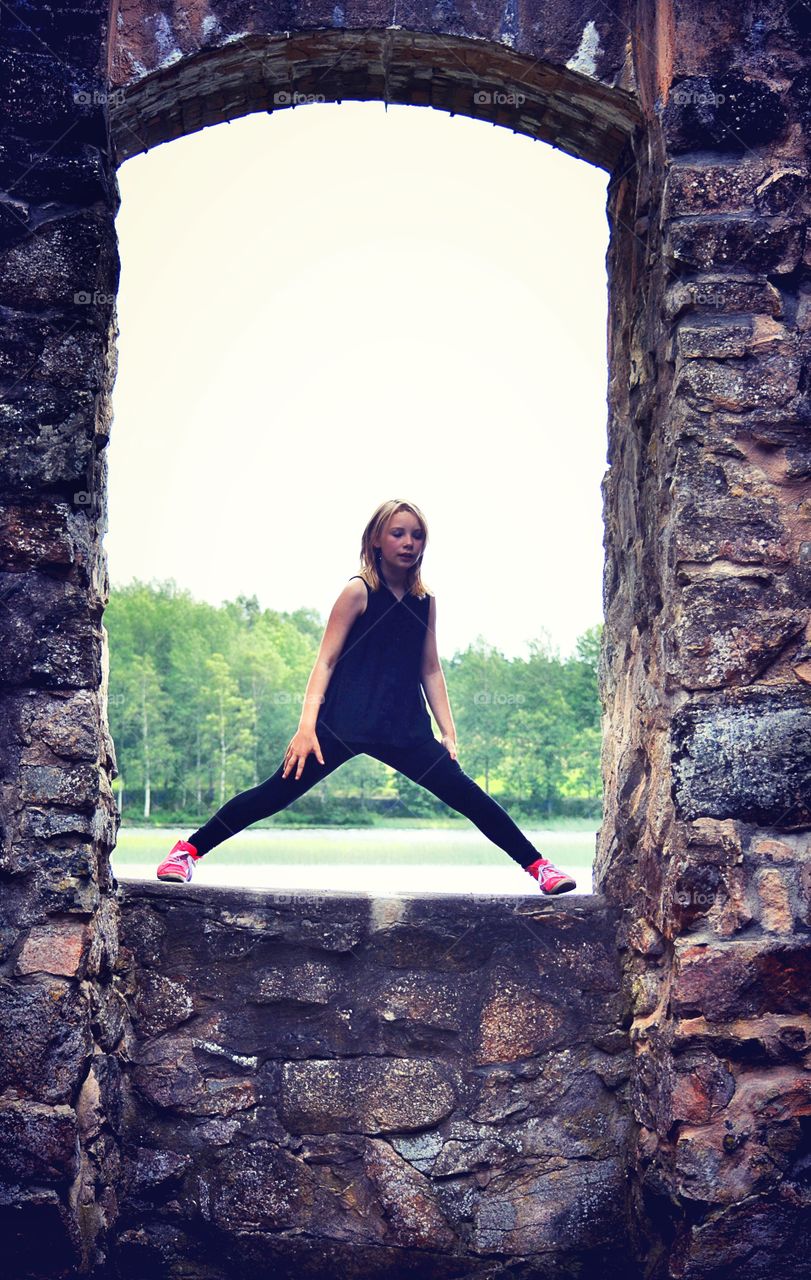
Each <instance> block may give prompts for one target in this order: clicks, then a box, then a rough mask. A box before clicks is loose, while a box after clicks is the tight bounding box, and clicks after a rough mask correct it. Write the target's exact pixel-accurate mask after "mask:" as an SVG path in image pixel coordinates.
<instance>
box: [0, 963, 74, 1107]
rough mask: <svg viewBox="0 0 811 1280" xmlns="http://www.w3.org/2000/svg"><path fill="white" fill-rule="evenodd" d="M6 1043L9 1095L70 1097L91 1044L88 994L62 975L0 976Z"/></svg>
mask: <svg viewBox="0 0 811 1280" xmlns="http://www.w3.org/2000/svg"><path fill="white" fill-rule="evenodd" d="M0 1043H2V1045H3V1053H2V1055H0V1090H3V1089H4V1090H6V1093H5V1096H6V1097H7V1098H11V1099H13V1098H19V1099H22V1100H25V1099H30V1100H31V1101H33V1102H69V1101H70V1099H71V1097H72V1093H73V1090H74V1088H75V1086H76V1085H77V1084H78V1082H79V1080H80V1079H81V1077H82V1076H83V1074H84V1066H85V1062H86V1060H87V1057H88V1055H89V1053H90V1048H91V1037H90V1029H89V1027H88V1025H87V1014H86V1000H85V997H84V996H83V994H82V993H81V992H80V991H77V990H75V988H74V987H72V986H71V984H70V983H69V982H65V981H64V980H62V979H55V980H54V981H50V982H48V981H44V982H41V983H36V984H35V985H26V986H23V985H21V984H19V983H14V982H10V981H8V980H6V979H0Z"/></svg>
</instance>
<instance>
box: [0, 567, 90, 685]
mask: <svg viewBox="0 0 811 1280" xmlns="http://www.w3.org/2000/svg"><path fill="white" fill-rule="evenodd" d="M0 591H1V592H2V593H3V599H4V601H5V605H6V607H5V608H4V609H3V610H2V611H0V679H2V680H3V681H5V682H6V684H10V685H23V684H26V685H28V684H31V685H39V686H45V687H47V688H76V687H84V688H96V687H97V686H98V684H99V683H100V677H101V633H100V631H99V628H98V624H97V623H96V621H95V619H94V617H93V610H92V608H91V607H90V605H89V602H88V599H87V594H86V593H85V592H83V591H81V590H80V589H78V588H77V587H75V586H73V585H71V584H70V583H66V582H59V581H56V580H54V579H52V578H48V577H46V576H45V575H44V574H38V573H34V572H30V573H13V574H9V573H5V574H0Z"/></svg>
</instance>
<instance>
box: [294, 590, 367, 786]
mask: <svg viewBox="0 0 811 1280" xmlns="http://www.w3.org/2000/svg"><path fill="white" fill-rule="evenodd" d="M365 603H366V587H365V586H364V584H363V583H362V582H361V580H360V579H359V578H352V579H351V581H350V582H347V584H346V586H345V587H344V589H343V591H342V592H341V594H340V595H339V596H338V599H337V600H336V601H335V604H334V605H333V606H332V610H331V611H330V615H329V618H328V620H327V625H326V627H325V628H324V634H323V636H322V637H321V644H320V646H319V649H318V655H317V657H316V659H315V662H314V664H313V669H312V671H311V672H310V678H309V680H308V681H307V688H306V689H305V691H304V702H303V705H302V708H301V716H300V717H299V723H298V729H297V730H296V732H295V733H294V734H293V737H292V738H291V739H290V742H289V744H288V747H287V751H286V752H285V756H284V775H283V776H284V777H285V778H286V777H287V776H288V774H289V773H290V772H291V770H293V769H296V775H295V776H296V778H300V777H301V773H302V770H303V768H304V765H305V764H306V761H307V757H308V755H309V754H310V752H311V751H314V752H315V756H316V759H317V760H318V762H319V764H323V763H324V760H323V757H322V755H321V746H320V744H319V742H318V738H317V736H316V732H315V722H316V720H317V719H318V712H319V711H320V709H321V704H322V703H323V701H324V694H325V692H326V689H327V685H328V684H329V682H330V680H331V679H332V672H333V670H334V668H335V663H336V662H337V661H338V658H339V657H340V656H341V650H342V649H343V647H344V641H345V640H346V637H347V635H348V634H349V631H350V629H351V627H352V624H353V622H354V621H355V619H356V618H357V617H358V616H359V614H361V613H362V612H363V607H364V605H365Z"/></svg>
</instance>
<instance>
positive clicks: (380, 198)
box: [105, 102, 608, 657]
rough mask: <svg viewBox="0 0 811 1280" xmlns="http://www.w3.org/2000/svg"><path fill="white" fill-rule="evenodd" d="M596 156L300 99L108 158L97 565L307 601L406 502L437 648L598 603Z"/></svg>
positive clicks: (560, 639)
mask: <svg viewBox="0 0 811 1280" xmlns="http://www.w3.org/2000/svg"><path fill="white" fill-rule="evenodd" d="M607 181H608V175H607V174H606V173H605V172H604V171H602V170H600V169H596V168H593V167H591V166H589V165H587V164H585V163H584V162H583V161H578V160H574V159H572V158H571V157H569V156H567V155H564V154H563V153H562V152H560V151H556V150H554V149H553V148H552V147H549V146H547V145H545V144H544V143H540V142H533V141H532V140H531V139H529V138H526V137H523V136H520V135H517V134H512V133H510V132H508V131H507V130H505V129H502V128H494V127H492V126H491V125H486V124H484V123H483V122H481V121H475V120H470V119H467V118H466V117H463V116H455V117H451V116H449V115H447V114H446V113H443V112H439V111H434V110H432V109H431V108H418V107H396V106H395V107H391V106H390V107H389V108H388V111H386V110H385V109H384V107H383V105H382V104H381V103H373V102H344V103H342V104H341V105H337V104H335V105H333V104H315V105H308V106H300V107H297V108H296V109H295V110H284V111H279V112H276V113H275V114H274V115H272V116H268V115H265V114H258V115H253V116H248V117H246V118H244V119H240V120H236V121H233V122H232V123H231V124H223V125H218V126H216V127H214V128H209V129H205V130H203V131H202V132H199V133H196V134H192V135H190V136H189V137H187V138H183V139H181V140H179V141H177V142H172V143H169V144H166V145H164V146H161V147H158V148H156V150H154V151H152V152H150V153H148V154H147V155H143V156H136V157H134V158H133V159H132V160H129V161H127V162H126V163H125V164H124V165H123V166H122V168H121V169H120V170H119V183H120V188H121V197H122V205H121V211H120V213H119V215H118V219H117V224H116V225H117V228H118V234H119V239H120V253H121V288H120V294H119V303H118V318H119V326H120V329H121V335H120V338H119V366H118V378H117V381H116V386H115V391H114V399H113V404H114V411H115V419H114V423H113V429H112V438H111V442H110V499H109V531H108V533H107V535H106V538H105V546H106V548H107V553H108V563H109V570H110V577H111V581H112V583H113V585H114V586H116V585H123V584H125V583H127V582H129V581H130V580H131V579H132V578H134V577H138V578H142V579H145V580H150V579H157V580H161V581H162V580H164V579H167V578H174V579H175V580H176V582H177V584H178V586H180V587H184V588H188V589H189V590H190V591H191V592H192V594H193V595H195V596H196V597H198V598H199V599H204V600H208V601H210V602H211V603H213V604H218V603H220V602H221V601H222V600H224V599H233V598H234V597H236V596H237V595H239V594H240V593H245V594H247V595H253V594H255V595H256V596H257V597H258V599H259V602H260V604H261V606H262V607H269V608H272V609H279V610H293V609H297V608H300V607H311V608H314V609H317V610H319V611H320V613H321V614H322V616H323V617H324V619H325V620H326V617H327V614H328V613H329V610H330V608H331V606H332V603H333V602H334V600H335V598H336V596H337V595H338V593H339V592H340V591H341V589H342V588H343V586H344V584H345V583H346V581H347V579H348V578H349V577H350V576H351V575H352V574H353V573H356V572H357V569H358V549H359V545H360V538H361V533H362V531H363V528H364V526H365V524H366V522H367V521H368V519H369V517H370V516H371V514H372V511H373V510H374V509H375V507H376V506H377V505H378V503H379V502H381V501H383V500H385V499H387V498H390V497H397V498H406V499H410V500H412V501H413V502H415V503H416V504H417V505H418V506H420V507H421V508H422V510H423V511H424V513H425V517H426V520H427V521H428V526H429V535H430V536H429V545H428V548H427V550H426V554H425V567H424V578H425V581H426V583H427V584H428V586H429V588H430V589H431V590H432V591H434V592H435V593H436V596H437V619H438V625H437V638H438V643H439V649H440V652H441V654H442V655H443V657H450V656H451V655H452V654H453V652H454V651H455V650H456V649H463V648H465V647H466V646H467V645H468V644H469V643H471V642H473V641H474V640H475V639H476V637H477V636H479V635H481V636H483V637H484V638H485V639H486V640H488V641H489V642H490V643H492V644H495V645H496V646H498V648H500V649H501V650H502V651H503V652H504V653H505V654H506V655H507V656H508V657H515V656H525V655H526V653H527V648H526V642H527V641H528V640H530V639H531V638H533V637H539V638H540V637H542V636H543V635H544V633H545V632H547V633H548V634H549V636H550V638H551V640H552V642H553V644H555V645H557V646H558V647H559V649H560V652H561V656H565V655H566V654H567V653H569V652H570V651H571V650H572V648H573V646H574V641H575V638H576V637H577V635H578V634H579V633H581V632H582V631H583V630H585V628H586V627H589V626H592V625H594V624H595V623H597V622H599V621H600V620H601V618H602V601H601V591H602V585H601V584H602V564H603V547H602V537H603V533H602V500H601V494H600V481H601V479H602V477H603V475H604V473H605V470H606V412H607V411H606V377H607V375H606V270H605V254H606V249H607V243H608V223H607V219H606V214H605V201H606V184H607Z"/></svg>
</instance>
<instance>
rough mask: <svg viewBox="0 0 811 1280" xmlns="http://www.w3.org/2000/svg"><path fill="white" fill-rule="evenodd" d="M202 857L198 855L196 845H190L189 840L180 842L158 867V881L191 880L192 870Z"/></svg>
mask: <svg viewBox="0 0 811 1280" xmlns="http://www.w3.org/2000/svg"><path fill="white" fill-rule="evenodd" d="M200 857H202V854H200V853H198V852H197V850H196V849H195V847H194V845H193V844H189V842H188V840H178V842H177V844H176V845H175V847H174V848H173V849H172V850H171V852H170V854H169V856H168V858H164V860H163V862H162V863H161V864H160V866H159V867H158V879H159V880H181V881H183V880H185V881H188V880H191V877H192V869H193V867H194V864H195V862H196V861H197V859H198V858H200Z"/></svg>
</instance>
